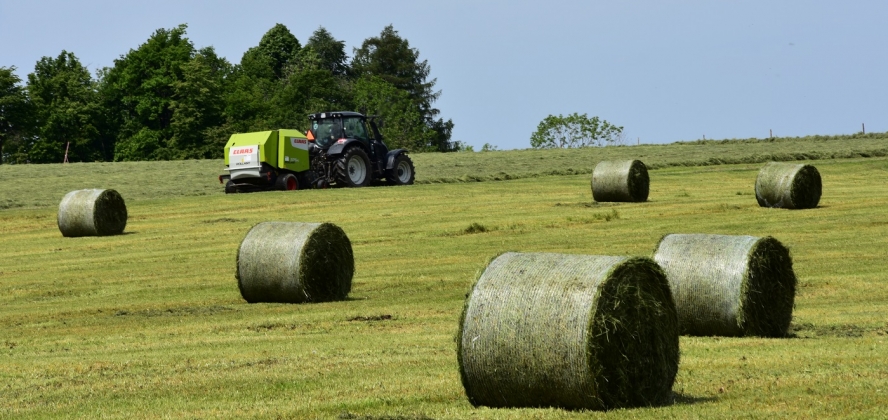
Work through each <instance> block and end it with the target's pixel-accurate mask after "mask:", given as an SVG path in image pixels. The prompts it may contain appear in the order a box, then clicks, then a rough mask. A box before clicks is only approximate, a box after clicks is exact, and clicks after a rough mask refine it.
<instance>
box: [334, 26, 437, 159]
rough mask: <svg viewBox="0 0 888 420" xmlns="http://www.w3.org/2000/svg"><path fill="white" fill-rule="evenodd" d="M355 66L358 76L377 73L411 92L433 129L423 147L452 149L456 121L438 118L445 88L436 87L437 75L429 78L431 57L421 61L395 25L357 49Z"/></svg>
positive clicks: (393, 84) (428, 128)
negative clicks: (435, 105) (438, 102)
mask: <svg viewBox="0 0 888 420" xmlns="http://www.w3.org/2000/svg"><path fill="white" fill-rule="evenodd" d="M351 68H352V71H353V72H354V74H355V75H356V76H358V77H363V76H376V77H379V78H381V79H382V80H384V81H385V82H387V83H389V84H390V85H392V86H394V87H396V88H397V89H400V90H403V91H405V92H407V94H408V95H409V97H410V99H411V100H412V101H413V103H414V106H415V107H416V108H417V110H418V111H419V113H420V115H421V116H422V118H423V121H424V124H425V125H426V129H427V130H428V131H430V132H429V133H424V134H423V136H422V139H421V140H420V141H421V142H422V143H421V149H423V150H452V147H451V144H450V142H449V140H450V136H451V133H452V131H453V121H452V120H448V121H444V120H443V119H440V118H438V119H436V118H437V117H438V114H440V111H439V110H438V109H436V108H434V107H432V104H433V103H434V102H435V101H436V100H437V99H438V97H440V96H441V91H435V90H434V87H435V83H436V82H437V79H432V80H428V77H429V73H430V72H431V68H430V67H429V64H428V61H427V60H423V61H419V50H417V49H416V48H411V47H410V43H409V42H408V41H407V40H406V39H403V38H401V37H400V36H399V35H398V32H397V31H395V29H394V28H393V27H392V25H389V26H386V27H385V28H384V29H383V30H382V32H381V33H380V34H379V36H378V37H372V38H367V39H366V40H364V42H363V44H361V48H356V49H355V56H354V58H353V59H352V64H351Z"/></svg>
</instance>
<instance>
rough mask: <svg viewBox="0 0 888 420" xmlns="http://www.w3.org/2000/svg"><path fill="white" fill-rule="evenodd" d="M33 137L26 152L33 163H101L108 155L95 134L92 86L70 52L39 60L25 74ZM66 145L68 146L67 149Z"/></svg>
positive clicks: (96, 105)
mask: <svg viewBox="0 0 888 420" xmlns="http://www.w3.org/2000/svg"><path fill="white" fill-rule="evenodd" d="M27 89H28V94H29V96H30V98H31V103H32V104H33V112H34V119H35V125H36V134H37V137H36V139H35V141H34V142H33V144H32V145H31V146H30V148H29V150H28V160H29V161H30V162H34V163H50V162H56V163H58V162H62V160H63V157H64V155H65V150H66V148H67V149H68V160H69V161H94V160H105V159H106V158H107V157H109V154H110V153H107V152H109V150H107V149H108V148H106V147H105V146H106V145H105V144H104V143H103V142H102V138H101V136H100V135H99V128H98V126H99V122H98V118H99V115H100V110H99V103H98V96H97V93H96V83H95V81H94V80H93V79H92V76H91V75H90V73H89V70H87V68H86V67H85V66H83V65H82V64H80V61H79V60H78V59H77V57H76V56H75V55H74V53H71V52H68V51H64V50H62V52H61V54H59V56H58V57H56V58H52V57H43V58H41V59H40V61H38V62H37V65H36V66H35V67H34V72H33V73H30V74H28V86H27ZM69 145H70V146H69Z"/></svg>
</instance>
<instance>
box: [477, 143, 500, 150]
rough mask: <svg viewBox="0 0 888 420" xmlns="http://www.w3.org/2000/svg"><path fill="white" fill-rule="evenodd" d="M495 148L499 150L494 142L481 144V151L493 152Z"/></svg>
mask: <svg viewBox="0 0 888 420" xmlns="http://www.w3.org/2000/svg"><path fill="white" fill-rule="evenodd" d="M497 150H499V147H497V146H496V145H494V144H490V143H484V146H481V151H482V152H494V151H497Z"/></svg>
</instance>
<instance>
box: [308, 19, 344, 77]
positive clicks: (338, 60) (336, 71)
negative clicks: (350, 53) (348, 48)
mask: <svg viewBox="0 0 888 420" xmlns="http://www.w3.org/2000/svg"><path fill="white" fill-rule="evenodd" d="M305 47H306V48H311V49H313V50H314V52H315V53H316V54H317V55H318V58H319V59H320V67H321V68H322V69H325V70H327V71H329V72H330V73H331V74H333V75H334V76H345V75H347V74H348V72H349V67H348V57H347V56H346V55H345V41H339V40H337V39H336V38H333V35H332V34H330V32H329V31H327V30H326V29H324V27H323V26H321V27H319V28H318V29H316V30H315V31H314V33H312V34H311V37H310V38H308V42H306V43H305Z"/></svg>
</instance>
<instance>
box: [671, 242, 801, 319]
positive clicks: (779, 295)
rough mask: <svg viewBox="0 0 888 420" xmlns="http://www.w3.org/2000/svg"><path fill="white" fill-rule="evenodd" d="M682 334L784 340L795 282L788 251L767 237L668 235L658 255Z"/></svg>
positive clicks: (793, 297) (789, 317) (790, 312)
mask: <svg viewBox="0 0 888 420" xmlns="http://www.w3.org/2000/svg"><path fill="white" fill-rule="evenodd" d="M654 260H656V261H657V263H659V264H660V266H661V267H663V271H665V272H666V277H667V278H668V279H669V285H670V286H671V288H672V297H673V298H674V299H675V307H676V308H677V309H678V321H679V326H680V327H681V333H682V334H688V335H702V336H712V335H719V336H744V335H756V336H765V337H783V336H785V335H786V333H787V329H788V328H789V323H790V321H791V320H792V308H793V301H794V300H795V288H796V276H795V273H793V270H792V258H791V257H790V255H789V250H788V249H786V247H785V246H783V244H781V243H780V241H778V240H776V239H774V238H772V237H770V236H768V237H765V238H757V237H754V236H728V235H705V234H693V235H681V234H672V235H666V236H665V237H663V239H661V240H660V243H659V245H658V246H657V250H656V251H655V252H654Z"/></svg>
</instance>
